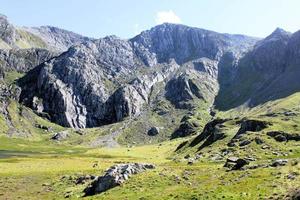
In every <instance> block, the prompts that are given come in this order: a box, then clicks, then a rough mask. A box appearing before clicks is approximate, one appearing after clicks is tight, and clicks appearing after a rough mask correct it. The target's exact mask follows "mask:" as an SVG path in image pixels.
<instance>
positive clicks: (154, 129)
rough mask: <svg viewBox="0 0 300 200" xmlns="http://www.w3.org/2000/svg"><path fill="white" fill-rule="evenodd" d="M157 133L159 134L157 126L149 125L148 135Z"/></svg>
mask: <svg viewBox="0 0 300 200" xmlns="http://www.w3.org/2000/svg"><path fill="white" fill-rule="evenodd" d="M158 134H159V128H158V127H151V128H150V129H149V130H148V135H149V136H155V135H158Z"/></svg>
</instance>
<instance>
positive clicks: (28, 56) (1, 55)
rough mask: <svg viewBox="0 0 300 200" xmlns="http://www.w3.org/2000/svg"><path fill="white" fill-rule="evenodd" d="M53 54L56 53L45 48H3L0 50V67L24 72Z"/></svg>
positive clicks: (55, 54)
mask: <svg viewBox="0 0 300 200" xmlns="http://www.w3.org/2000/svg"><path fill="white" fill-rule="evenodd" d="M54 56H57V53H54V52H51V51H48V50H46V49H37V48H35V49H10V50H8V49H3V50H0V65H1V66H0V68H2V69H3V70H4V71H17V72H20V73H25V72H28V71H29V70H30V69H33V68H34V67H36V66H37V65H39V64H41V63H43V62H45V61H47V60H49V59H50V58H53V57H54Z"/></svg>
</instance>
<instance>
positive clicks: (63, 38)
mask: <svg viewBox="0 0 300 200" xmlns="http://www.w3.org/2000/svg"><path fill="white" fill-rule="evenodd" d="M22 30H25V31H27V32H29V33H31V34H34V35H36V36H38V37H39V38H41V39H42V40H43V42H45V43H46V45H47V48H49V49H51V50H53V51H58V52H63V51H66V50H67V49H68V48H69V47H71V46H72V45H75V44H79V43H82V42H85V41H88V40H91V38H88V37H84V36H82V35H79V34H77V33H73V32H71V31H67V30H64V29H60V28H57V27H53V26H41V27H22Z"/></svg>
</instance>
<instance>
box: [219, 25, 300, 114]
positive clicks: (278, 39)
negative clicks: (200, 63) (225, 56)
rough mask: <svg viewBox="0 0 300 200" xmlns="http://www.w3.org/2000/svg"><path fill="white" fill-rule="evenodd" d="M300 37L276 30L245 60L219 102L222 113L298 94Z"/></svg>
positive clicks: (226, 86) (225, 88)
mask: <svg viewBox="0 0 300 200" xmlns="http://www.w3.org/2000/svg"><path fill="white" fill-rule="evenodd" d="M298 46H299V33H294V34H293V35H292V34H290V33H288V32H285V31H284V30H282V29H276V30H275V31H274V32H273V33H272V34H271V35H270V36H268V37H267V38H266V39H264V40H262V41H260V42H258V43H257V44H256V46H255V48H254V49H253V50H252V51H251V52H249V53H248V54H247V55H246V56H245V57H243V58H242V59H241V60H240V62H239V64H238V66H237V72H236V75H235V77H234V79H233V80H232V81H231V82H230V83H228V85H224V86H223V87H222V85H221V90H220V93H219V95H218V97H217V98H216V102H215V103H216V105H217V107H218V108H220V109H229V108H234V107H236V106H239V105H242V104H245V103H247V105H249V106H252V107H253V106H256V105H258V104H261V103H264V102H266V101H269V100H272V99H277V98H281V97H286V96H288V95H290V94H292V93H293V92H296V91H299V84H298V81H297V78H296V77H297V76H298V75H299V70H298V67H297V66H298V65H299V61H298V60H297V59H298V58H297V57H298V55H296V54H297V48H298Z"/></svg>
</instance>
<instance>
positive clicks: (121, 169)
mask: <svg viewBox="0 0 300 200" xmlns="http://www.w3.org/2000/svg"><path fill="white" fill-rule="evenodd" d="M154 168H155V166H154V165H152V164H139V163H129V164H118V165H115V166H112V167H110V168H109V169H108V170H107V171H106V172H105V174H104V175H103V176H99V177H97V178H96V179H95V180H94V181H93V182H92V183H91V184H90V185H89V186H88V187H87V188H85V189H84V194H85V196H90V195H94V194H98V193H101V192H104V191H106V190H109V189H111V188H114V187H116V186H119V185H121V184H122V183H124V182H125V181H126V180H127V179H128V178H129V177H130V176H131V175H134V174H138V173H141V172H143V171H145V170H147V169H154Z"/></svg>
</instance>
